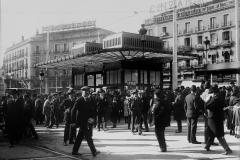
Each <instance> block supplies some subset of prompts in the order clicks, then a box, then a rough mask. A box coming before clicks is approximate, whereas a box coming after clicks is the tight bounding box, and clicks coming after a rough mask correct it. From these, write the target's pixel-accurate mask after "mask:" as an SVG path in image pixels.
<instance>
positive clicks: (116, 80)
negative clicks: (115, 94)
mask: <svg viewBox="0 0 240 160" xmlns="http://www.w3.org/2000/svg"><path fill="white" fill-rule="evenodd" d="M106 79H107V84H120V83H121V73H120V70H113V71H107V77H106Z"/></svg>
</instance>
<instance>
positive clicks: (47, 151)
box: [0, 122, 240, 160]
mask: <svg viewBox="0 0 240 160" xmlns="http://www.w3.org/2000/svg"><path fill="white" fill-rule="evenodd" d="M126 128H127V126H126V125H125V124H121V125H118V126H117V128H116V129H109V130H108V131H105V132H104V131H100V132H98V131H97V130H94V143H95V145H96V148H97V149H98V150H99V151H101V154H100V155H98V156H97V157H96V158H93V157H92V156H91V154H90V150H89V148H88V146H87V144H86V142H85V141H84V142H83V144H82V146H81V148H80V150H79V152H80V153H82V154H83V155H82V156H78V157H73V156H71V154H70V153H71V149H72V145H68V146H63V125H62V126H61V127H60V128H58V129H56V128H54V129H46V128H44V127H37V131H38V133H39V135H40V136H39V137H40V139H39V140H24V141H23V142H21V144H20V145H18V146H16V147H14V148H8V143H7V142H6V141H5V140H3V138H2V137H1V138H0V142H1V143H0V159H60V160H65V159H69V160H70V159H84V160H85V159H101V160H108V159H109V160H125V159H126V160H130V159H134V160H143V159H146V160H156V159H188V160H190V159H199V160H200V159H201V160H208V159H218V160H219V159H227V160H234V159H236V160H237V159H239V157H240V141H239V139H236V138H235V137H233V136H229V135H228V134H227V135H226V139H227V141H228V143H229V145H230V147H231V149H232V150H233V154H232V155H227V156H225V155H221V153H222V152H223V149H222V147H221V146H212V148H211V149H212V151H210V152H206V151H205V150H204V149H203V147H204V144H189V143H187V140H186V123H185V122H184V127H183V128H184V130H183V133H181V134H176V133H174V130H175V128H176V123H172V126H171V127H168V128H167V130H166V140H167V145H168V152H166V153H162V152H160V149H159V147H158V143H157V141H156V138H155V135H154V132H153V128H151V132H148V133H145V132H144V135H142V136H139V135H132V134H131V133H130V132H129V130H127V129H126ZM197 140H198V141H201V142H203V123H202V122H201V123H200V124H199V125H198V133H197Z"/></svg>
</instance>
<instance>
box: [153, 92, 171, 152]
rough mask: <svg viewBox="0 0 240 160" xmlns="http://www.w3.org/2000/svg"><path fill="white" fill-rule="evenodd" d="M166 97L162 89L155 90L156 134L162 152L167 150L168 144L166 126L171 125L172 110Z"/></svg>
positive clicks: (154, 113)
mask: <svg viewBox="0 0 240 160" xmlns="http://www.w3.org/2000/svg"><path fill="white" fill-rule="evenodd" d="M165 101H166V98H165V97H164V93H163V92H161V90H160V89H157V90H156V91H155V92H154V99H153V107H152V108H151V111H152V114H153V118H154V124H155V135H156V137H157V140H158V143H159V147H160V150H161V152H166V151H167V145H166V140H165V128H166V127H168V126H169V125H170V121H169V120H170V114H169V113H170V112H169V108H167V105H166V103H165Z"/></svg>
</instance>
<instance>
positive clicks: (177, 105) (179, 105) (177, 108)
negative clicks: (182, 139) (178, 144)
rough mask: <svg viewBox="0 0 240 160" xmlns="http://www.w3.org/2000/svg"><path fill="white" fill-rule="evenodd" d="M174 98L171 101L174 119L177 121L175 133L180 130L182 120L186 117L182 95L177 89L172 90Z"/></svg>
mask: <svg viewBox="0 0 240 160" xmlns="http://www.w3.org/2000/svg"><path fill="white" fill-rule="evenodd" d="M174 93H175V100H174V102H173V112H174V119H175V120H176V121H177V127H178V128H177V130H176V133H181V132H182V120H184V119H185V118H186V116H185V111H184V97H183V95H182V93H181V91H180V90H179V89H176V90H175V91H174Z"/></svg>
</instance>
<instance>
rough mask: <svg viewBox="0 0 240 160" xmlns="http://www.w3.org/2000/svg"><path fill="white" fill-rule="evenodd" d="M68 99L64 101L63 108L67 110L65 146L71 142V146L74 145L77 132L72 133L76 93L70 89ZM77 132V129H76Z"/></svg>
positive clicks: (65, 116)
mask: <svg viewBox="0 0 240 160" xmlns="http://www.w3.org/2000/svg"><path fill="white" fill-rule="evenodd" d="M67 95H68V98H66V99H64V100H63V102H62V104H61V106H62V108H64V109H65V111H64V122H65V128H64V136H63V142H64V145H65V146H66V145H67V141H68V140H69V144H71V143H73V138H74V137H75V135H76V132H74V131H71V129H73V128H71V123H72V121H71V109H72V108H73V105H74V103H75V96H74V95H75V92H74V91H73V90H72V89H70V90H69V91H68V92H67ZM75 130H76V129H75Z"/></svg>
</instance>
